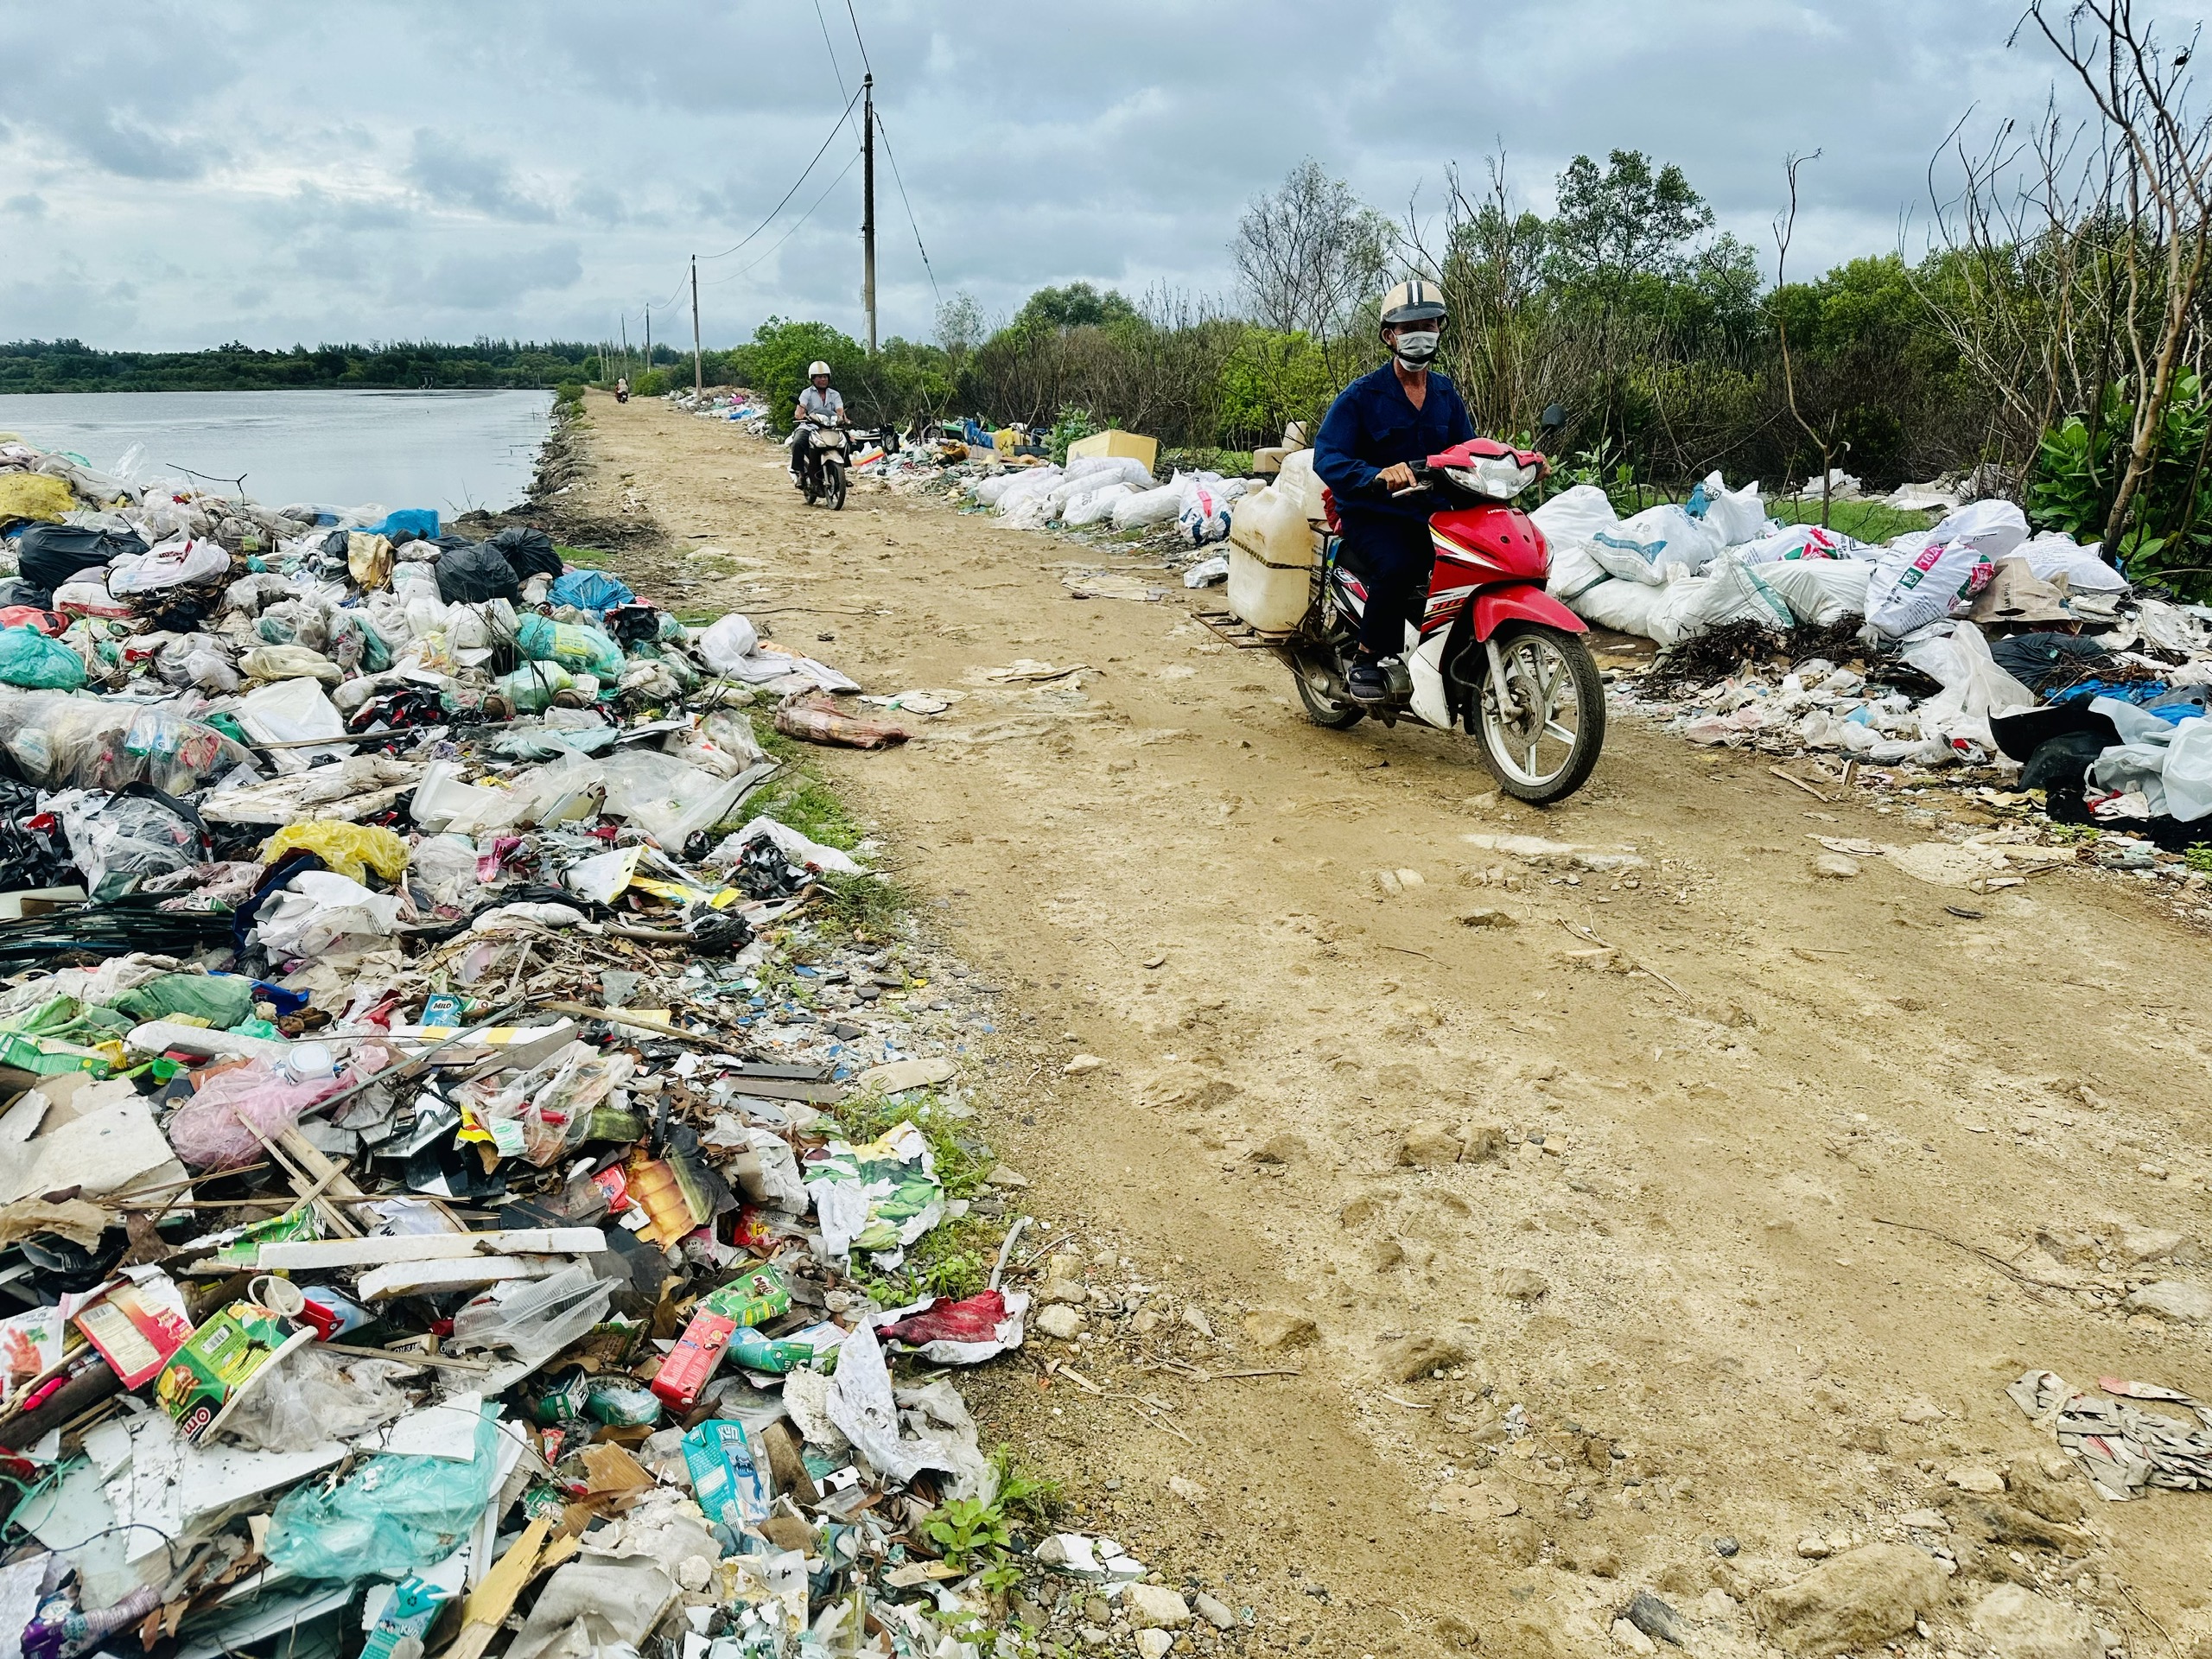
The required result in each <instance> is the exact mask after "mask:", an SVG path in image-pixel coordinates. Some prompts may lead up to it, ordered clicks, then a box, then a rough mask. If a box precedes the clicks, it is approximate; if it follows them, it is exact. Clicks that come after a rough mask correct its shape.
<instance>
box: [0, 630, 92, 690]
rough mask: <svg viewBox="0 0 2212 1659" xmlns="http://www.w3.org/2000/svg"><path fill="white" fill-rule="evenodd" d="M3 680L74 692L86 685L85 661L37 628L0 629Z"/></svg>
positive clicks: (0, 679) (0, 672) (9, 682)
mask: <svg viewBox="0 0 2212 1659" xmlns="http://www.w3.org/2000/svg"><path fill="white" fill-rule="evenodd" d="M0 681H5V682H6V683H8V684H10V685H23V686H30V687H32V688H34V689H35V690H41V691H74V690H76V689H77V688H78V687H79V686H80V685H82V684H83V683H85V659H84V658H81V657H79V655H78V654H77V653H76V652H73V651H72V650H70V649H69V647H68V646H67V645H63V644H62V643H61V642H60V640H58V639H48V638H47V637H46V635H44V634H43V633H41V632H39V631H38V630H37V629H36V628H0Z"/></svg>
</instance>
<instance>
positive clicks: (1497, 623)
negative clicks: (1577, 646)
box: [1475, 584, 1589, 643]
mask: <svg viewBox="0 0 2212 1659" xmlns="http://www.w3.org/2000/svg"><path fill="white" fill-rule="evenodd" d="M1515 621H1520V622H1541V623H1542V624H1543V625H1544V626H1546V627H1548V628H1557V629H1559V630H1560V632H1562V633H1587V632H1589V628H1588V627H1587V626H1586V625H1585V623H1584V622H1583V620H1582V619H1581V618H1580V617H1579V616H1577V615H1576V614H1575V613H1573V611H1570V610H1568V609H1567V607H1566V606H1564V605H1562V604H1560V602H1559V601H1557V600H1555V599H1554V598H1553V597H1552V596H1551V595H1550V594H1548V593H1546V592H1545V591H1544V590H1543V589H1542V588H1530V587H1522V586H1521V585H1519V584H1516V585H1514V586H1512V587H1507V588H1492V589H1491V590H1490V591H1489V592H1488V593H1482V594H1476V595H1475V639H1476V641H1477V643H1480V642H1481V641H1483V640H1484V639H1489V638H1490V637H1491V635H1492V634H1493V633H1496V632H1497V631H1498V629H1500V628H1501V627H1503V626H1504V625H1505V624H1507V623H1508V622H1515Z"/></svg>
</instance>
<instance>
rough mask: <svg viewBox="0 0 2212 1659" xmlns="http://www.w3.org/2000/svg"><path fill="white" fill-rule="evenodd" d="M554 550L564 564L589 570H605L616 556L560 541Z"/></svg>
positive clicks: (602, 550)
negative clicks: (566, 544) (571, 545)
mask: <svg viewBox="0 0 2212 1659" xmlns="http://www.w3.org/2000/svg"><path fill="white" fill-rule="evenodd" d="M553 550H554V551H555V552H556V553H557V554H559V555H560V556H561V563H563V564H579V565H582V567H583V568H584V569H587V570H604V569H606V568H607V566H608V565H610V564H612V563H614V557H615V556H614V555H613V554H612V553H610V552H608V551H607V550H606V549H605V548H603V547H567V546H563V544H562V543H558V542H556V543H554V544H553ZM709 620H712V619H709Z"/></svg>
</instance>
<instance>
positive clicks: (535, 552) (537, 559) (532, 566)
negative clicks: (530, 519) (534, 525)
mask: <svg viewBox="0 0 2212 1659" xmlns="http://www.w3.org/2000/svg"><path fill="white" fill-rule="evenodd" d="M486 545H487V546H491V547H496V548H498V549H499V551H500V553H501V554H502V555H504V556H505V559H506V561H507V563H509V564H511V565H512V566H513V567H514V570H515V574H516V575H518V576H525V577H527V576H541V575H542V576H557V575H560V574H561V556H560V555H559V554H558V553H556V552H555V551H554V550H553V538H552V537H550V536H548V535H547V534H546V533H545V532H544V531H542V530H532V529H531V527H530V526H529V525H528V524H509V525H508V526H507V527H506V528H505V530H503V531H500V532H499V534H498V535H496V536H494V537H492V539H491V541H490V542H489V543H486Z"/></svg>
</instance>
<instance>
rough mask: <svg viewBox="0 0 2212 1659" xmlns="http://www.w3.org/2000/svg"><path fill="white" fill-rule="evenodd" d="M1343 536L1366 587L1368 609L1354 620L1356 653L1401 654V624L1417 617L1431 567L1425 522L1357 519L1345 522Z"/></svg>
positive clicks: (1432, 560)
mask: <svg viewBox="0 0 2212 1659" xmlns="http://www.w3.org/2000/svg"><path fill="white" fill-rule="evenodd" d="M1344 539H1345V540H1346V541H1347V542H1349V543H1351V548H1352V551H1353V555H1354V557H1355V559H1356V561H1357V569H1359V570H1360V571H1361V572H1363V575H1362V577H1361V580H1362V581H1363V582H1364V583H1365V584H1366V587H1367V609H1366V610H1365V611H1364V612H1363V613H1361V616H1360V620H1359V650H1360V654H1361V655H1362V656H1363V657H1397V656H1401V655H1402V654H1403V653H1404V652H1405V649H1406V624H1407V623H1408V622H1411V621H1414V620H1416V619H1417V618H1418V617H1419V615H1420V611H1419V609H1418V608H1417V607H1419V605H1420V603H1421V600H1422V599H1423V598H1424V597H1425V596H1426V595H1427V592H1428V577H1429V572H1430V571H1431V570H1432V569H1434V568H1435V564H1436V555H1435V551H1434V544H1433V543H1432V542H1431V541H1430V540H1429V537H1428V520H1427V519H1426V518H1362V519H1360V520H1357V521H1356V522H1347V523H1346V524H1345V525H1344Z"/></svg>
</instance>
